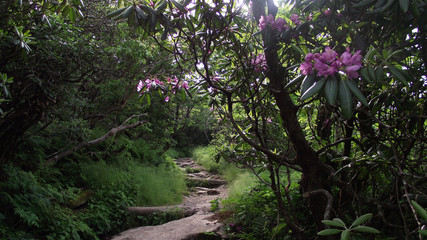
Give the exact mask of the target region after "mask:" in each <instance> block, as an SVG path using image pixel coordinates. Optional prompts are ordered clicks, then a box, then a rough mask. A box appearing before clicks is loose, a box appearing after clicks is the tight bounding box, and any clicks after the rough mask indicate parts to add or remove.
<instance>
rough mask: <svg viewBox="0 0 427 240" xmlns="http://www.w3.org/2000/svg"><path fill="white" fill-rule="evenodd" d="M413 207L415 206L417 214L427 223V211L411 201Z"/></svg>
mask: <svg viewBox="0 0 427 240" xmlns="http://www.w3.org/2000/svg"><path fill="white" fill-rule="evenodd" d="M411 203H412V206H414V209H415V212H417V214H418V215H419V216H420V217H422V218H423V219H424V220H426V221H427V211H426V210H425V209H424V208H423V207H421V205H419V204H418V203H417V202H415V201H414V200H412V201H411Z"/></svg>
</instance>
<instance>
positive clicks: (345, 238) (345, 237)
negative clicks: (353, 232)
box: [340, 229, 350, 240]
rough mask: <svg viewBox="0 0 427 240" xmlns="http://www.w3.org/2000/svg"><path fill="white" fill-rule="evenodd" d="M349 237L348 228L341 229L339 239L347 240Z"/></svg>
mask: <svg viewBox="0 0 427 240" xmlns="http://www.w3.org/2000/svg"><path fill="white" fill-rule="evenodd" d="M349 239H350V230H348V229H346V230H344V231H342V233H341V237H340V240H349Z"/></svg>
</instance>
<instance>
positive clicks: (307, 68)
mask: <svg viewBox="0 0 427 240" xmlns="http://www.w3.org/2000/svg"><path fill="white" fill-rule="evenodd" d="M299 69H300V70H301V72H302V74H304V75H309V74H311V73H313V65H312V64H311V63H309V62H303V63H302V64H301V66H300V67H299Z"/></svg>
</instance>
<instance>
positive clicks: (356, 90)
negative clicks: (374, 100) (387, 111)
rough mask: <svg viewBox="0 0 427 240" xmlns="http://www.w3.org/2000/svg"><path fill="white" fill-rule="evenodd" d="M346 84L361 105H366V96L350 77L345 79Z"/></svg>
mask: <svg viewBox="0 0 427 240" xmlns="http://www.w3.org/2000/svg"><path fill="white" fill-rule="evenodd" d="M346 84H347V86H348V88H350V91H351V92H352V93H353V94H354V96H356V98H357V99H359V101H360V102H361V103H362V104H363V105H365V106H368V102H367V101H366V98H365V96H363V93H362V92H361V91H360V89H359V87H357V84H356V83H355V82H354V81H353V80H351V79H347V81H346Z"/></svg>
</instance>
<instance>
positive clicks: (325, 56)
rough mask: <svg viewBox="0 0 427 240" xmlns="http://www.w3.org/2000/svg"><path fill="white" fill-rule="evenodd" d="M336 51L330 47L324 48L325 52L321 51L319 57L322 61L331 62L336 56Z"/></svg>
mask: <svg viewBox="0 0 427 240" xmlns="http://www.w3.org/2000/svg"><path fill="white" fill-rule="evenodd" d="M337 56H338V53H337V52H335V51H334V50H332V49H331V48H330V47H326V48H325V52H323V53H322V55H321V56H320V59H321V60H322V62H328V63H332V62H333V61H335V59H336V58H337Z"/></svg>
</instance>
